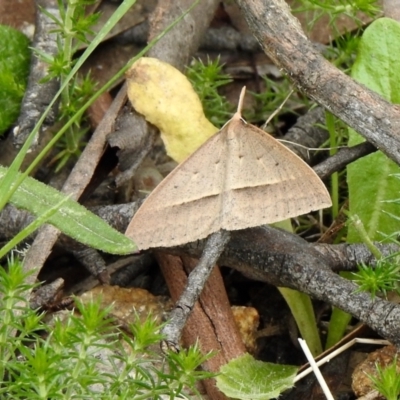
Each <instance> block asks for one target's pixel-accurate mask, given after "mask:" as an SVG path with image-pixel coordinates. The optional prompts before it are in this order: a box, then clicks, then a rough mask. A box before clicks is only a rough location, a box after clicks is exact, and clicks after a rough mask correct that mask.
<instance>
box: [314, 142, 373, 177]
mask: <svg viewBox="0 0 400 400" xmlns="http://www.w3.org/2000/svg"><path fill="white" fill-rule="evenodd" d="M374 151H376V148H375V147H374V146H373V145H372V144H371V143H369V142H364V143H360V144H357V145H356V146H353V147H347V148H342V149H340V150H339V151H338V152H337V153H336V154H335V155H333V156H332V157H329V158H328V159H326V160H325V161H323V162H322V163H321V164H319V165H317V166H315V167H314V168H313V169H314V171H315V172H316V174H317V175H318V176H319V177H320V178H321V179H325V178H328V177H329V176H330V175H332V174H333V173H334V172H337V171H341V170H342V169H343V168H345V167H346V165H348V164H350V163H352V162H353V161H356V160H358V159H359V158H361V157H364V156H366V155H368V154H371V153H373V152H374Z"/></svg>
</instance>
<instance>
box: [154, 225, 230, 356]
mask: <svg viewBox="0 0 400 400" xmlns="http://www.w3.org/2000/svg"><path fill="white" fill-rule="evenodd" d="M229 238H230V234H229V232H228V231H224V230H220V231H218V232H215V233H213V234H211V235H210V237H209V238H208V239H207V242H206V244H205V246H204V250H203V252H202V255H201V258H200V260H199V263H198V265H197V266H196V268H195V269H194V270H193V271H192V272H191V273H190V275H189V277H188V281H187V285H186V287H185V290H184V292H183V293H182V295H181V297H180V298H179V300H178V301H177V303H176V305H175V308H174V309H173V310H172V312H171V315H170V318H169V321H168V323H167V324H166V325H165V326H164V328H163V329H162V333H163V334H164V336H165V339H164V343H163V344H164V345H165V347H164V349H171V350H174V351H178V350H179V340H180V337H181V334H182V329H183V327H184V326H185V323H186V321H187V319H188V317H189V315H190V313H191V311H192V310H193V307H194V304H195V303H196V301H197V300H198V298H199V296H200V293H201V291H202V290H203V287H204V285H205V283H206V281H207V279H208V277H209V276H210V274H211V271H212V270H213V268H214V265H215V264H216V262H217V261H218V258H219V256H220V254H221V253H222V252H223V250H224V247H225V245H226V244H227V243H228V241H229Z"/></svg>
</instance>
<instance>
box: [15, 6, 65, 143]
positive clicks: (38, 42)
mask: <svg viewBox="0 0 400 400" xmlns="http://www.w3.org/2000/svg"><path fill="white" fill-rule="evenodd" d="M36 7H37V9H36V27H35V36H34V39H33V44H32V45H33V48H35V49H37V50H38V51H40V52H42V53H45V54H48V55H49V57H52V56H54V57H55V56H56V55H57V53H58V48H57V40H56V38H57V35H56V34H55V33H54V32H52V31H54V30H55V29H56V28H57V25H56V23H55V22H54V21H53V20H52V19H50V18H49V17H48V16H47V15H46V14H44V13H43V12H42V11H41V10H40V9H39V7H42V8H44V9H46V11H47V12H49V13H50V14H52V15H54V16H55V17H57V18H58V19H59V18H60V16H59V9H58V6H57V1H55V0H38V1H36ZM48 67H49V65H48V64H47V63H46V62H44V61H42V60H40V58H39V56H38V55H37V54H35V53H34V52H33V54H32V61H31V69H30V74H29V81H28V87H27V89H26V92H25V96H24V99H23V101H22V105H21V112H20V116H19V118H18V122H17V126H16V127H15V128H14V131H13V133H14V137H13V143H14V146H15V147H17V148H19V147H21V146H22V145H23V144H24V143H25V140H26V138H27V137H28V135H29V134H30V133H31V131H32V129H33V127H34V126H35V125H36V123H37V121H38V120H39V118H40V116H41V115H42V114H43V112H44V110H45V109H46V108H47V106H48V105H49V104H50V102H51V101H52V100H53V98H54V95H55V94H56V93H57V90H58V89H59V85H60V82H59V81H58V80H57V79H51V80H49V81H48V82H41V80H42V79H43V78H46V76H47V75H48ZM57 107H58V106H57V105H55V107H54V108H53V110H52V112H51V113H49V115H48V116H47V118H46V120H45V121H44V124H43V126H42V128H41V132H43V131H45V130H46V129H47V128H48V127H50V126H52V125H53V123H54V122H55V117H56V113H57V111H56V110H57ZM38 143H39V138H38V137H36V138H35V141H34V142H33V144H32V146H31V147H32V148H35V147H36V146H37V145H38Z"/></svg>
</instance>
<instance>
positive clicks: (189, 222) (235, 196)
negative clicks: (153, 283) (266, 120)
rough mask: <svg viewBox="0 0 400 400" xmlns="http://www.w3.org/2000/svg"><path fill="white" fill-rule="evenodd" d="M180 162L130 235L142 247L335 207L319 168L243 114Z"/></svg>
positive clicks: (175, 243)
mask: <svg viewBox="0 0 400 400" xmlns="http://www.w3.org/2000/svg"><path fill="white" fill-rule="evenodd" d="M244 92H245V88H243V90H242V93H241V98H240V100H239V106H238V111H237V112H236V113H235V115H234V116H233V117H232V119H231V120H229V121H228V122H227V123H226V124H225V125H224V127H223V128H222V129H221V130H220V131H219V132H217V133H216V134H215V135H214V136H212V137H211V138H210V139H208V140H207V141H206V142H205V143H204V144H203V145H202V146H201V147H200V148H199V149H198V150H197V151H196V152H194V153H193V154H192V155H191V156H190V157H188V158H187V159H186V160H185V161H184V162H182V163H181V164H180V165H178V166H177V167H176V168H175V169H174V170H173V171H172V172H171V173H170V174H169V175H168V176H167V177H166V178H165V179H164V180H163V181H162V182H161V183H160V184H159V185H158V186H157V187H156V189H155V190H154V191H153V192H152V193H151V194H150V195H149V197H148V198H147V199H146V201H145V202H144V203H143V205H142V206H141V207H140V209H139V211H138V212H137V213H136V214H135V216H134V217H133V219H132V221H131V222H130V224H129V226H128V229H127V230H126V233H125V234H126V235H127V236H128V237H129V238H131V239H132V240H133V241H134V242H135V243H136V244H137V246H138V247H139V249H142V250H144V249H147V248H149V247H172V246H178V245H181V244H184V243H188V242H192V241H195V240H198V239H203V238H205V237H207V236H209V235H210V234H211V233H213V232H217V231H218V230H220V229H225V230H228V231H233V230H238V229H245V228H250V227H254V226H259V225H263V224H269V223H273V222H277V221H282V220H284V219H287V218H291V217H296V216H298V215H302V214H306V213H308V212H310V211H314V210H319V209H321V208H326V207H330V206H331V205H332V202H331V198H330V196H329V193H328V191H327V189H326V187H325V185H324V184H323V182H322V181H321V180H320V178H319V177H318V176H317V174H316V173H315V172H314V171H313V170H312V169H311V168H310V167H309V166H308V165H307V164H306V163H305V162H304V161H303V160H302V159H301V158H299V157H298V156H297V155H296V154H294V153H293V152H292V151H291V150H289V149H288V148H287V147H285V146H284V145H282V144H281V143H279V142H278V141H277V140H276V139H274V138H273V137H271V136H270V135H268V134H266V133H265V132H263V131H262V130H261V129H259V128H257V127H255V126H253V125H250V124H248V123H246V122H245V121H244V120H243V118H242V116H241V108H242V102H243V97H244Z"/></svg>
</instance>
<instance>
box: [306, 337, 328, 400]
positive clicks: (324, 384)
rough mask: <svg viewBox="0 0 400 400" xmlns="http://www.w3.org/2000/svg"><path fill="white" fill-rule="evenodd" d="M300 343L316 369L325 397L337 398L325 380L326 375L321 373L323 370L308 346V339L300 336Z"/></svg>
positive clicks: (312, 366) (314, 369) (316, 375)
mask: <svg viewBox="0 0 400 400" xmlns="http://www.w3.org/2000/svg"><path fill="white" fill-rule="evenodd" d="M299 343H300V346H301V348H302V350H303V352H304V354H305V356H306V357H307V360H308V362H309V363H310V365H311V368H312V369H313V371H314V374H315V377H316V378H317V380H318V383H319V384H320V386H321V389H322V391H323V392H324V394H325V397H326V398H327V399H328V400H335V399H334V397H333V396H332V393H331V391H330V390H329V387H328V385H327V384H326V382H325V379H324V377H323V376H322V374H321V371H320V370H319V368H318V365H317V363H316V362H315V360H314V357H313V355H312V354H311V351H310V349H309V348H308V346H307V343H306V341H305V340H303V339H301V338H299Z"/></svg>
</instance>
